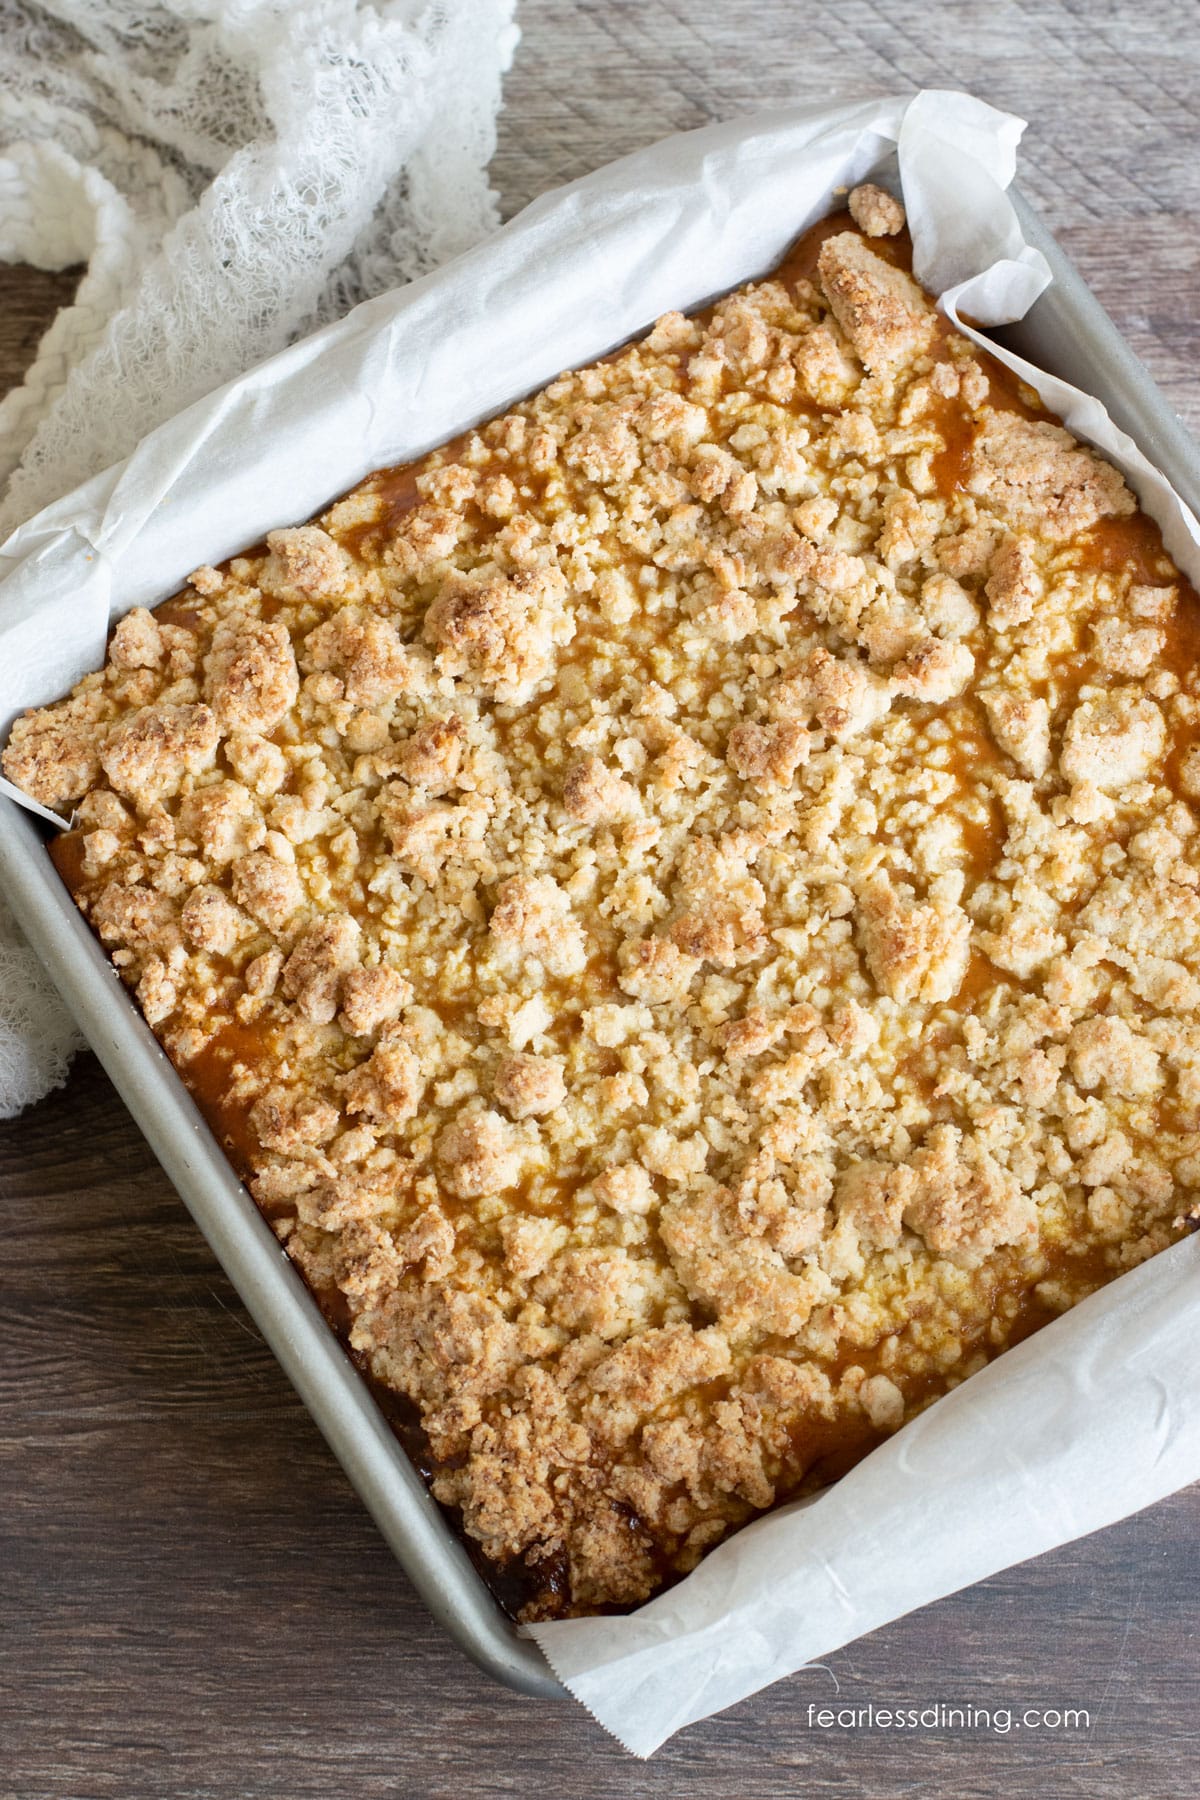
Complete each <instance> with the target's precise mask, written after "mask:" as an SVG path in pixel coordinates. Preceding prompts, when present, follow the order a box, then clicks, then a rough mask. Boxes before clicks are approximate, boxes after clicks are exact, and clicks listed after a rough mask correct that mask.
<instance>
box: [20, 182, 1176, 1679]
mask: <svg viewBox="0 0 1200 1800" xmlns="http://www.w3.org/2000/svg"><path fill="white" fill-rule="evenodd" d="M1014 198H1015V201H1016V207H1017V212H1018V216H1019V218H1020V222H1021V226H1022V229H1023V231H1024V233H1025V237H1026V239H1027V241H1028V242H1029V243H1031V244H1033V245H1034V246H1035V247H1036V248H1037V249H1039V250H1040V251H1041V252H1042V253H1043V255H1044V256H1045V257H1046V260H1047V262H1048V264H1049V266H1050V269H1051V271H1052V273H1053V276H1054V281H1053V284H1052V285H1051V286H1050V287H1049V288H1048V289H1047V290H1046V292H1045V293H1044V294H1043V295H1042V296H1041V297H1040V298H1039V299H1038V300H1037V301H1036V302H1035V304H1034V306H1033V307H1032V309H1031V310H1030V312H1029V314H1028V315H1027V316H1026V318H1024V319H1023V320H1021V321H1020V322H1019V323H1017V324H1015V325H1012V326H1008V327H1006V328H1004V330H1003V331H1001V332H997V333H996V334H994V335H995V336H996V337H997V339H998V340H999V341H1002V342H1003V343H1005V344H1006V345H1007V346H1008V347H1009V348H1011V349H1012V350H1014V351H1015V352H1016V353H1017V354H1018V355H1021V356H1024V357H1026V358H1027V359H1028V360H1029V361H1030V362H1034V363H1037V364H1039V365H1041V366H1042V367H1044V368H1046V369H1048V370H1050V371H1052V372H1053V373H1055V374H1057V375H1060V376H1062V377H1064V378H1065V379H1066V380H1068V381H1071V382H1072V383H1074V384H1075V385H1076V386H1078V387H1080V388H1082V389H1084V390H1085V391H1086V392H1090V393H1093V394H1096V395H1098V396H1099V398H1100V399H1101V400H1102V401H1103V402H1104V404H1105V405H1106V406H1107V407H1108V410H1109V412H1110V413H1111V415H1112V417H1113V418H1114V420H1115V421H1116V422H1117V423H1118V424H1119V425H1120V426H1121V428H1122V429H1123V430H1124V431H1126V432H1127V433H1128V434H1129V436H1130V437H1132V438H1133V439H1134V440H1135V441H1136V442H1137V443H1138V445H1139V446H1140V448H1141V449H1142V450H1143V452H1144V453H1145V455H1146V456H1147V457H1148V458H1149V459H1150V460H1151V462H1153V463H1154V464H1156V465H1157V467H1158V468H1159V469H1160V470H1161V471H1162V473H1163V474H1164V475H1165V476H1166V477H1167V478H1168V480H1169V481H1170V482H1171V483H1172V484H1173V486H1174V487H1175V489H1176V491H1177V492H1178V493H1179V494H1180V495H1181V497H1182V498H1183V499H1184V500H1185V501H1186V502H1187V504H1188V505H1189V506H1190V507H1192V509H1193V510H1194V511H1198V512H1200V453H1198V451H1197V447H1196V445H1195V444H1194V443H1193V441H1192V439H1191V438H1190V437H1189V435H1188V433H1187V432H1186V431H1185V430H1184V428H1183V426H1182V425H1181V424H1180V422H1179V420H1178V419H1177V418H1176V416H1175V415H1174V413H1173V412H1172V411H1171V409H1170V407H1169V406H1168V404H1167V402H1166V401H1165V399H1164V398H1163V396H1162V395H1161V394H1160V393H1159V391H1158V389H1157V388H1156V387H1155V386H1154V383H1153V382H1152V381H1151V379H1150V377H1149V375H1148V374H1147V372H1146V370H1145V369H1144V368H1143V367H1142V365H1141V363H1140V362H1139V361H1138V360H1137V358H1136V357H1135V356H1134V355H1133V353H1132V351H1131V350H1130V349H1129V347H1128V346H1127V345H1126V344H1125V343H1124V341H1123V340H1122V338H1121V336H1120V334H1119V333H1118V332H1117V330H1116V327H1115V326H1114V325H1113V323H1112V321H1111V320H1110V319H1109V318H1108V316H1107V314H1106V313H1105V312H1104V310H1103V308H1102V307H1101V306H1100V305H1099V303H1098V302H1097V300H1096V299H1095V297H1094V296H1093V295H1092V294H1091V293H1090V291H1089V290H1088V288H1087V287H1086V286H1085V284H1084V282H1083V281H1082V279H1081V277H1080V276H1079V274H1078V272H1077V271H1076V270H1075V268H1074V267H1073V266H1072V264H1071V263H1070V261H1069V260H1068V258H1067V257H1066V256H1065V255H1064V253H1063V252H1062V250H1061V249H1060V248H1059V246H1058V245H1057V244H1056V242H1055V241H1054V239H1053V237H1052V236H1051V235H1050V233H1049V232H1048V231H1047V230H1046V228H1045V226H1044V225H1043V224H1042V223H1041V222H1040V220H1039V219H1038V218H1037V216H1036V214H1035V213H1034V212H1033V210H1032V209H1031V208H1030V206H1029V205H1028V203H1027V202H1025V201H1024V200H1023V199H1022V198H1021V197H1020V196H1019V195H1015V196H1014ZM597 348H598V350H603V349H606V348H607V346H604V345H601V346H598V347H597ZM45 838H46V828H45V827H43V826H41V825H39V824H38V823H37V821H36V820H35V819H34V818H32V817H31V816H30V815H29V814H28V813H26V812H24V811H23V810H22V809H21V808H20V807H19V806H17V805H15V804H14V803H13V802H12V801H10V800H7V799H4V798H2V797H0V885H3V888H4V890H5V893H6V894H7V897H8V899H9V901H10V904H11V905H12V908H13V911H14V913H15V915H16V917H17V919H18V921H19V922H20V924H21V926H22V928H23V930H24V931H25V933H26V935H27V936H28V938H29V941H30V943H31V944H32V946H33V948H34V949H35V951H36V952H37V954H38V955H39V956H40V957H41V959H42V961H43V963H44V964H45V966H46V968H47V970H48V971H49V973H50V975H51V977H52V978H53V980H54V981H55V983H56V984H57V986H58V987H59V989H60V990H61V992H62V993H63V995H64V997H65V998H66V1000H67V1003H68V1005H69V1006H70V1008H71V1010H72V1012H73V1013H74V1015H75V1017H76V1019H77V1020H78V1022H79V1025H80V1027H81V1029H82V1030H83V1032H84V1034H85V1036H86V1037H87V1039H88V1041H89V1043H90V1044H91V1046H92V1048H93V1050H94V1051H95V1052H96V1055H97V1056H98V1057H99V1059H100V1062H101V1063H102V1064H103V1066H104V1068H105V1070H106V1071H107V1073H108V1075H109V1076H110V1078H111V1079H112V1081H113V1084H114V1085H115V1087H116V1088H117V1090H118V1092H119V1093H120V1094H121V1096H122V1098H123V1099H124V1101H125V1103H126V1105H127V1106H128V1107H129V1110H130V1112H131V1113H132V1114H133V1116H134V1118H135V1119H136V1120H137V1122H138V1124H139V1126H140V1127H141V1129H142V1131H143V1132H144V1133H145V1136H146V1138H147V1141H148V1142H149V1144H150V1146H151V1148H152V1149H153V1151H154V1153H155V1155H156V1156H157V1157H158V1159H159V1161H160V1162H161V1164H162V1166H163V1168H164V1170H165V1171H166V1173H167V1175H168V1176H169V1177H170V1179H171V1181H172V1182H173V1183H174V1185H175V1187H176V1188H177V1190H178V1192H179V1194H180V1196H181V1198H182V1199H183V1201H184V1203H185V1205H186V1206H187V1207H188V1210H189V1211H190V1212H191V1214H192V1217H193V1218H194V1219H195V1221H196V1223H197V1225H198V1226H199V1227H200V1229H201V1231H202V1232H203V1233H204V1236H205V1237H206V1238H207V1240H208V1242H209V1244H210V1246H211V1247H212V1250H213V1252H214V1254H215V1255H216V1257H217V1259H218V1261H219V1262H220V1263H221V1265H222V1267H223V1268H224V1269H225V1271H226V1273H227V1274H228V1276H229V1278H230V1280H231V1281H232V1282H233V1285H234V1287H235V1288H236V1289H237V1291H238V1293H239V1294H240V1295H241V1298H242V1300H243V1302H244V1303H245V1305H246V1307H247V1310H248V1311H249V1312H250V1314H251V1316H252V1317H253V1318H254V1320H255V1321H256V1323H257V1324H258V1327H259V1329H260V1330H261V1331H262V1333H263V1336H264V1337H265V1338H266V1340H267V1342H268V1344H269V1345H270V1346H271V1349H272V1350H273V1351H274V1353H275V1355H276V1357H277V1358H278V1360H279V1362H280V1364H281V1365H282V1367H283V1369H284V1371H285V1373H286V1374H287V1375H288V1377H289V1379H290V1380H291V1382H292V1384H293V1386H294V1387H295V1389H296V1391H297V1393H298V1394H299V1395H300V1398H301V1399H302V1400H303V1402H304V1404H305V1405H306V1406H307V1407H308V1410H309V1411H310V1412H311V1414H312V1416H313V1418H314V1420H315V1421H316V1423H317V1425H318V1427H319V1428H320V1430H321V1432H322V1434H323V1436H324V1437H325V1439H326V1442H327V1443H328V1444H329V1446H330V1448H331V1449H332V1451H333V1453H334V1455H335V1456H336V1457H337V1458H338V1461H339V1462H340V1463H341V1465H342V1467H343V1468H344V1469H345V1471H346V1474H347V1475H348V1477H349V1479H350V1481H351V1482H352V1483H353V1485H354V1487H355V1489H356V1490H357V1492H358V1494H359V1496H360V1497H361V1499H362V1501H363V1503H364V1505H365V1506H366V1507H367V1509H368V1511H369V1512H370V1513H371V1515H372V1517H373V1518H374V1520H375V1522H376V1524H377V1525H378V1526H379V1529H380V1531H381V1532H382V1533H383V1535H384V1537H385V1539H386V1540H387V1542H388V1544H389V1545H390V1546H391V1548H392V1550H393V1551H394V1552H395V1555H396V1557H397V1559H398V1560H399V1562H400V1563H401V1564H402V1566H403V1568H404V1569H405V1571H406V1573H407V1574H408V1576H409V1579H410V1580H411V1581H412V1583H413V1585H414V1587H415V1588H416V1589H417V1591H418V1593H419V1594H420V1595H421V1597H422V1599H423V1600H424V1601H425V1603H426V1604H427V1606H428V1607H429V1609H430V1611H431V1612H432V1613H433V1615H434V1617H435V1618H436V1619H437V1620H439V1622H440V1623H441V1624H442V1625H443V1626H444V1627H445V1629H446V1630H447V1631H448V1632H449V1633H450V1635H451V1636H452V1637H453V1638H454V1640H455V1641H456V1643H458V1645H459V1646H460V1647H461V1648H462V1649H463V1650H464V1651H465V1652H466V1654H467V1655H468V1656H469V1657H471V1659H472V1660H473V1661H474V1662H475V1663H477V1664H478V1666H479V1667H480V1668H482V1669H484V1670H485V1671H486V1672H487V1673H488V1674H489V1675H491V1676H493V1677H494V1678H495V1679H496V1680H498V1681H500V1682H503V1683H504V1684H505V1685H506V1686H508V1687H511V1688H515V1689H517V1690H518V1691H519V1692H522V1693H526V1694H533V1695H538V1696H542V1697H562V1696H563V1695H564V1694H565V1692H566V1690H565V1689H564V1688H563V1686H562V1685H561V1683H560V1682H558V1681H557V1680H556V1679H555V1677H554V1675H553V1674H552V1672H551V1670H550V1668H549V1666H548V1664H547V1663H546V1661H545V1659H544V1657H543V1656H542V1654H541V1652H540V1650H539V1649H538V1648H537V1646H536V1645H535V1644H534V1643H533V1642H532V1641H531V1640H530V1639H528V1638H526V1637H524V1636H522V1635H521V1633H520V1631H519V1630H518V1628H517V1626H515V1625H514V1624H513V1623H512V1621H511V1620H510V1619H509V1618H508V1617H507V1616H506V1615H505V1613H504V1612H503V1611H502V1610H501V1608H500V1606H499V1605H498V1603H497V1602H496V1601H495V1599H494V1598H493V1597H492V1594H491V1593H490V1591H489V1590H488V1588H487V1587H486V1586H485V1584H484V1582H483V1580H482V1577H481V1576H480V1575H479V1574H478V1573H477V1571H476V1570H475V1568H474V1567H473V1565H472V1564H471V1561H470V1559H469V1557H468V1556H467V1553H466V1551H465V1549H464V1548H463V1546H462V1544H461V1543H460V1542H459V1540H458V1538H457V1537H456V1536H455V1535H454V1533H453V1532H452V1531H451V1529H450V1526H449V1525H448V1523H447V1521H446V1519H445V1517H444V1515H443V1514H442V1512H441V1510H440V1508H439V1507H438V1506H437V1504H436V1502H435V1501H434V1500H433V1499H432V1497H431V1496H430V1494H429V1493H428V1491H427V1489H426V1488H425V1485H424V1483H423V1482H422V1480H421V1478H420V1476H419V1475H418V1474H417V1472H416V1470H415V1469H414V1468H413V1466H412V1464H411V1463H410V1462H409V1460H408V1458H407V1456H406V1455H405V1453H404V1451H403V1450H402V1448H401V1447H400V1444H399V1442H398V1441H397V1439H396V1438H395V1436H394V1435H393V1433H392V1431H391V1429H390V1427H389V1426H388V1424H387V1422H386V1420H385V1419H384V1417H383V1415H382V1413H381V1412H380V1410H379V1408H378V1407H377V1406H376V1404H375V1402H374V1400H373V1399H372V1398H371V1396H370V1393H369V1392H368V1389H367V1386H366V1384H365V1383H364V1382H363V1381H362V1379H361V1378H360V1376H359V1374H358V1372H357V1370H356V1368H355V1367H354V1365H353V1363H352V1362H351V1361H350V1358H349V1357H348V1356H347V1355H346V1353H345V1351H344V1350H343V1349H342V1347H341V1345H340V1344H339V1342H338V1340H337V1338H336V1337H335V1336H334V1334H333V1332H332V1331H331V1330H330V1328H329V1326H328V1325H327V1324H326V1323H325V1320H324V1318H323V1317H322V1315H321V1313H320V1311H319V1310H318V1308H317V1305H316V1302H315V1301H314V1300H313V1298H312V1296H311V1294H310V1293H309V1291H308V1289H307V1287H306V1286H305V1284H304V1282H303V1281H302V1280H301V1278H300V1276H299V1274H298V1273H297V1272H296V1270H295V1269H293V1267H292V1265H291V1263H290V1262H289V1261H288V1258H287V1256H286V1255H285V1253H284V1251H283V1250H282V1248H281V1247H280V1245H279V1243H278V1241H277V1239H276V1237H275V1235H274V1233H273V1232H272V1230H271V1229H270V1227H269V1225H267V1223H266V1222H265V1220H264V1219H263V1218H262V1216H261V1215H260V1213H259V1211H258V1209H257V1207H256V1206H255V1205H254V1202H253V1201H252V1200H251V1199H250V1196H249V1195H248V1194H247V1192H246V1190H245V1189H244V1188H243V1187H242V1186H241V1184H240V1183H239V1182H238V1181H237V1179H236V1178H235V1176H234V1174H233V1171H232V1169H231V1168H230V1166H229V1164H228V1162H227V1161H226V1159H225V1156H224V1154H223V1152H222V1151H221V1149H220V1147H219V1145H218V1144H217V1142H216V1139H215V1138H214V1137H213V1135H212V1133H211V1132H210V1131H209V1129H208V1127H207V1125H206V1124H205V1123H204V1120H203V1119H202V1117H201V1115H200V1113H199V1111H198V1110H197V1108H196V1106H195V1105H194V1103H193V1102H192V1100H191V1098H190V1096H189V1095H188V1093H187V1090H186V1088H185V1087H184V1085H183V1083H182V1081H181V1080H180V1079H179V1077H178V1076H177V1075H176V1073H175V1071H174V1069H173V1068H172V1067H171V1064H170V1063H169V1062H168V1060H167V1058H166V1056H165V1055H164V1054H163V1052H162V1050H161V1049H160V1048H159V1046H158V1044H157V1042H156V1041H155V1039H154V1037H153V1035H152V1033H151V1031H150V1029H149V1027H148V1026H147V1025H146V1024H145V1022H144V1021H143V1019H142V1017H141V1015H140V1013H139V1012H138V1011H137V1009H136V1007H135V1005H134V1003H133V1000H132V999H131V998H130V996H129V995H128V994H127V992H126V990H125V989H124V987H123V986H122V985H121V982H120V980H119V979H118V977H117V975H116V972H115V970H114V969H113V968H112V965H111V964H110V963H109V961H108V958H107V957H106V956H105V954H104V952H103V950H102V949H101V947H100V945H99V943H98V942H97V940H96V939H95V938H94V937H93V936H92V933H91V930H90V929H89V927H88V925H87V924H86V923H85V921H84V919H83V917H82V915H81V914H80V913H79V912H78V910H77V909H76V907H75V904H74V902H73V901H72V900H71V898H70V896H69V895H68V893H67V891H66V889H65V888H64V887H63V885H62V884H61V882H60V881H59V879H58V876H57V874H56V873H55V870H54V867H53V865H52V863H51V861H50V858H49V856H48V855H47V854H46V850H45Z"/></svg>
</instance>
